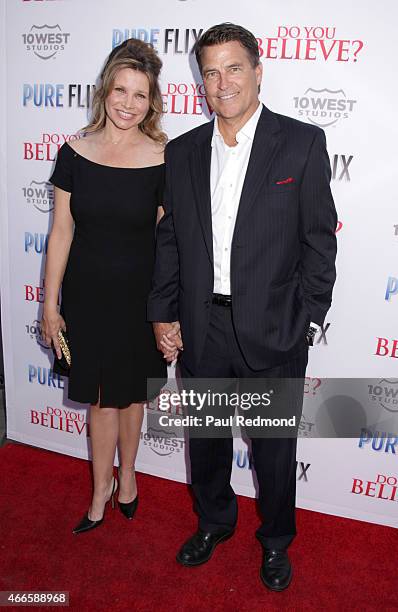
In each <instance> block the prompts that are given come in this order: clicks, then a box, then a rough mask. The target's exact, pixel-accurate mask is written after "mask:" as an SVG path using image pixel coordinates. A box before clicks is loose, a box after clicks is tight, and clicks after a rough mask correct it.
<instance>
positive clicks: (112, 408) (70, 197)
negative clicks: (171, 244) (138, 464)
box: [43, 39, 166, 533]
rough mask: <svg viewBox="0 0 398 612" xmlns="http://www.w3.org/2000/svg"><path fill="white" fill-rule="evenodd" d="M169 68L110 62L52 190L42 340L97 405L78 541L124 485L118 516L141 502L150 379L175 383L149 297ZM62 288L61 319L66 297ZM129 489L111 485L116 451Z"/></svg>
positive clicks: (77, 397)
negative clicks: (87, 497)
mask: <svg viewBox="0 0 398 612" xmlns="http://www.w3.org/2000/svg"><path fill="white" fill-rule="evenodd" d="M160 68H161V61H160V59H159V58H158V56H157V54H156V52H155V51H154V49H153V48H152V47H151V46H150V45H147V44H146V43H144V42H142V41H139V40H135V39H129V40H127V41H125V42H124V43H122V44H121V45H119V47H116V48H115V49H114V50H113V51H112V53H111V54H110V56H109V58H108V60H107V62H106V64H105V67H104V70H103V72H102V75H101V83H100V86H99V87H98V88H97V91H96V94H95V98H94V100H93V118H92V121H91V123H90V124H89V125H88V126H87V128H85V133H84V137H83V138H80V139H79V140H76V141H73V143H72V144H68V143H66V144H64V145H63V146H62V147H61V149H60V150H59V153H58V157H57V162H56V166H55V170H54V173H53V175H52V177H51V179H50V180H51V182H52V183H53V184H54V186H55V214H54V221H53V227H52V231H51V234H50V238H49V244H48V253H47V261H46V275H45V287H46V296H45V303H44V314H43V332H44V335H45V337H46V339H47V341H48V342H49V343H50V342H52V343H53V345H54V348H55V350H56V352H57V355H58V357H60V356H61V353H60V346H59V341H58V331H59V330H60V329H64V330H66V333H67V337H68V341H69V348H70V352H71V359H72V363H71V367H70V370H69V398H70V399H72V400H74V401H77V402H86V403H89V404H90V437H91V449H92V459H93V475H94V491H93V498H92V502H91V506H90V508H89V511H88V512H87V514H86V515H85V516H84V517H83V519H82V521H81V522H80V523H79V524H78V525H77V527H75V529H74V530H73V531H74V533H80V532H82V531H88V530H89V529H92V528H93V527H97V526H98V525H99V524H101V523H102V521H103V515H104V509H105V504H106V502H107V501H108V500H109V499H110V498H112V502H113V495H114V493H115V491H116V488H117V486H119V498H118V501H119V507H120V510H121V511H122V512H123V514H124V515H125V516H126V517H127V518H132V516H133V514H134V512H135V509H136V507H137V503H138V495H137V485H136V480H135V471H134V462H135V458H136V454H137V448H138V443H139V436H140V431H141V425H142V418H143V402H145V401H146V400H147V399H150V398H151V397H153V395H156V392H155V393H152V394H151V393H150V392H148V390H147V379H150V378H153V379H155V378H157V379H163V380H165V378H166V362H165V360H164V358H163V356H162V354H161V353H160V352H159V351H158V350H157V348H156V344H155V339H154V336H153V333H152V327H151V324H150V323H147V322H146V298H147V295H148V293H149V289H150V282H151V275H152V267H153V263H154V241H155V226H156V221H157V219H159V218H160V216H161V214H162V208H161V203H162V191H163V183H164V158H163V152H164V145H165V140H166V138H165V135H164V133H163V132H161V130H160V127H159V126H160V117H161V113H162V98H161V93H160V89H159V84H158V76H159V72H160ZM61 283H62V303H61V313H60V314H59V313H58V311H57V298H58V294H59V290H60V286H61ZM117 444H118V449H119V462H120V467H119V483H118V482H117V480H116V479H115V478H114V476H113V462H114V457H115V450H116V445H117Z"/></svg>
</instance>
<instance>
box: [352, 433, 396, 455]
mask: <svg viewBox="0 0 398 612" xmlns="http://www.w3.org/2000/svg"><path fill="white" fill-rule="evenodd" d="M358 447H359V448H362V449H364V448H369V449H370V448H371V449H372V450H374V451H377V452H379V453H380V452H383V453H391V454H392V455H398V436H397V435H396V434H394V433H391V432H386V431H377V430H375V431H372V430H371V429H366V428H365V427H363V428H362V429H361V434H360V436H359V442H358Z"/></svg>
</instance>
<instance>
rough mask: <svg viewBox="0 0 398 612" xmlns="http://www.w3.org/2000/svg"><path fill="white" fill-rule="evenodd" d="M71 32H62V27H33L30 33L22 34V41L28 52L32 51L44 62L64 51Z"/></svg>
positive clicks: (46, 25)
mask: <svg viewBox="0 0 398 612" xmlns="http://www.w3.org/2000/svg"><path fill="white" fill-rule="evenodd" d="M69 37H70V32H62V29H61V26H60V25H59V24H58V23H57V24H55V25H48V24H47V23H45V24H44V25H32V27H31V28H30V30H29V32H27V33H26V34H22V40H23V43H24V45H25V48H26V50H27V51H31V52H33V53H34V55H36V57H39V58H40V59H42V60H48V59H51V58H52V57H55V56H56V54H57V53H58V51H63V50H64V49H65V45H67V44H68V42H69Z"/></svg>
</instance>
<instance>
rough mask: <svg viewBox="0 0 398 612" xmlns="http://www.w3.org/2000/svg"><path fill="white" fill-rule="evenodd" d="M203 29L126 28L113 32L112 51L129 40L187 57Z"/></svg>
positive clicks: (162, 51) (166, 52)
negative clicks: (137, 40)
mask: <svg viewBox="0 0 398 612" xmlns="http://www.w3.org/2000/svg"><path fill="white" fill-rule="evenodd" d="M203 31H204V30H203V28H165V29H164V30H161V29H160V28H140V27H138V28H133V29H129V28H125V29H114V30H112V49H114V48H115V47H117V45H120V44H121V43H122V42H124V41H125V40H127V39H128V38H138V39H140V40H143V41H144V42H147V43H150V44H151V45H152V46H153V47H154V48H155V49H156V50H157V51H160V52H161V53H164V54H165V55H167V54H168V53H170V54H173V55H187V54H188V53H192V50H193V46H194V44H195V43H196V41H197V40H198V39H199V38H200V37H201V35H202V33H203Z"/></svg>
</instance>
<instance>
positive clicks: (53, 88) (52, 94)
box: [22, 83, 95, 108]
mask: <svg viewBox="0 0 398 612" xmlns="http://www.w3.org/2000/svg"><path fill="white" fill-rule="evenodd" d="M94 93H95V85H92V84H90V83H24V84H23V86H22V105H23V106H26V107H32V106H33V107H37V108H64V107H69V108H89V107H90V106H91V102H92V99H93V96H94Z"/></svg>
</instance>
